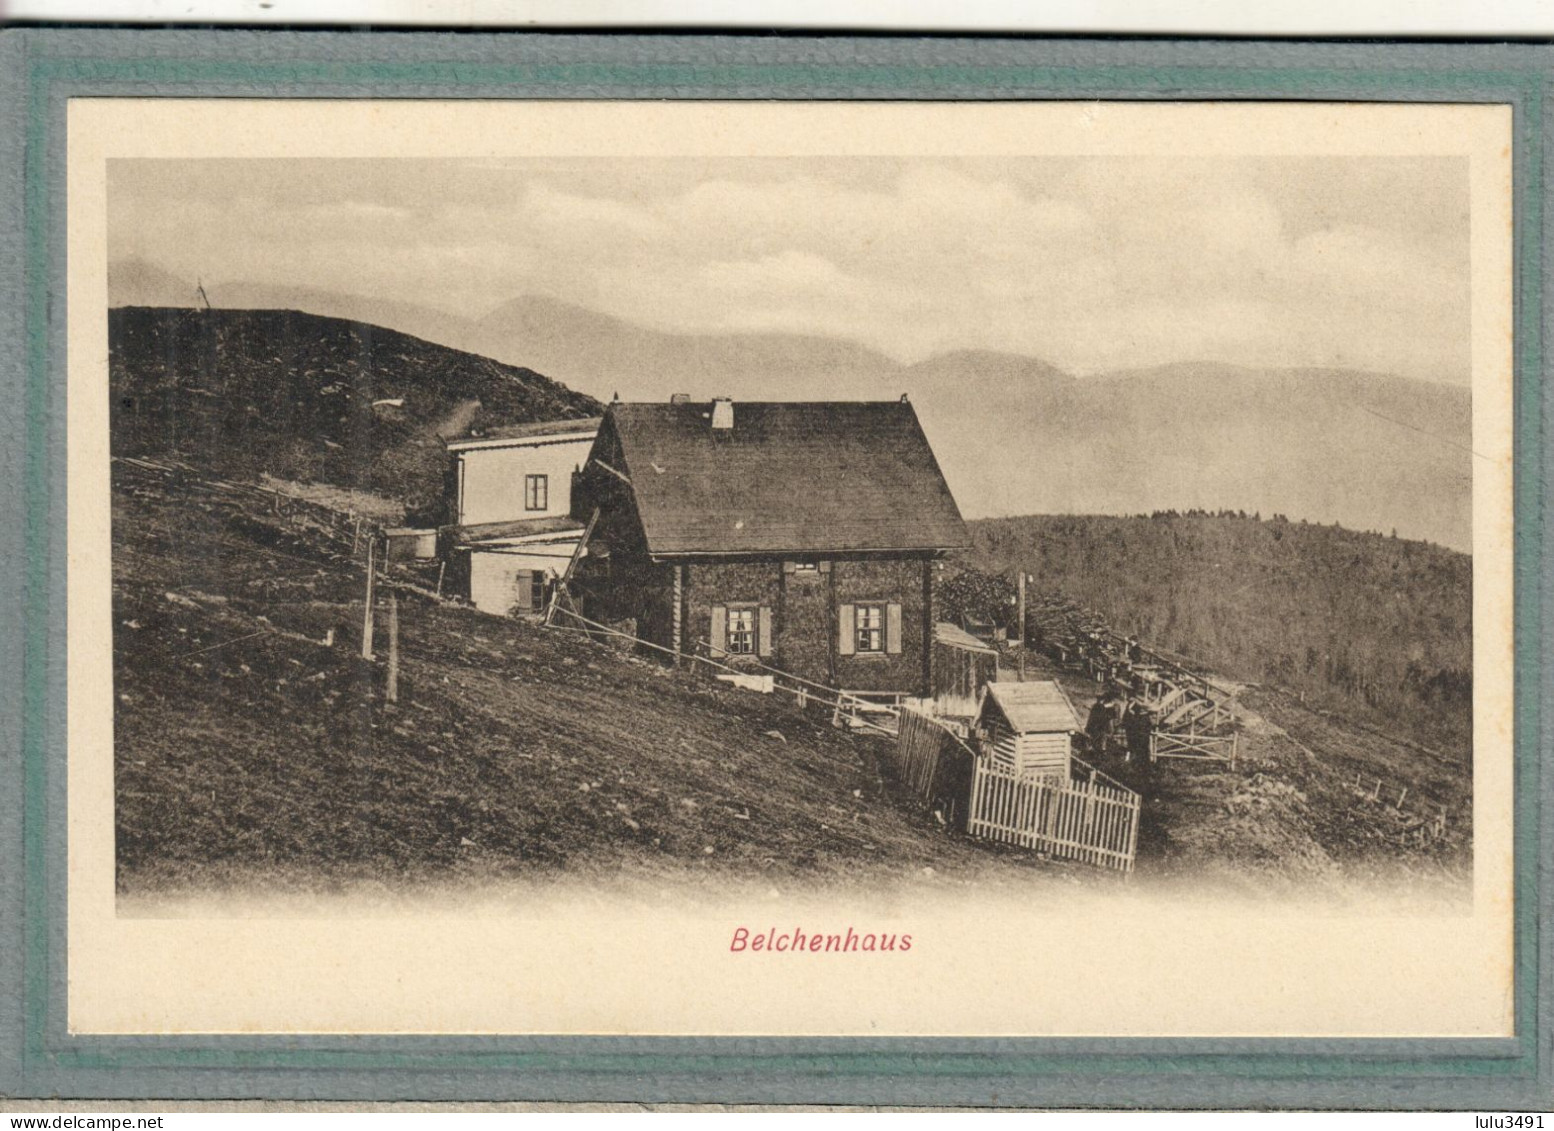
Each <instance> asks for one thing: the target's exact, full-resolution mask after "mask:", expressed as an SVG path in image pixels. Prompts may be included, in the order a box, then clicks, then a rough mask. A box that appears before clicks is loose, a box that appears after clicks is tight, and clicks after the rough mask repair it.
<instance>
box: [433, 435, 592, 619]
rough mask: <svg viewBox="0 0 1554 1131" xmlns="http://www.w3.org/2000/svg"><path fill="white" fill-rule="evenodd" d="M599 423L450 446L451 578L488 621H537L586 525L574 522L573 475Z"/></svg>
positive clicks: (453, 442) (483, 438) (489, 437)
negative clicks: (528, 616)
mask: <svg viewBox="0 0 1554 1131" xmlns="http://www.w3.org/2000/svg"><path fill="white" fill-rule="evenodd" d="M598 431H599V418H598V417H589V418H587V419H581V420H547V421H542V422H540V423H535V424H517V425H512V426H509V427H503V428H492V429H490V430H488V431H487V432H486V433H485V434H483V435H481V436H476V437H470V438H468V439H463V440H450V441H448V442H447V448H448V452H449V454H450V455H451V457H452V459H453V467H452V476H451V484H450V485H451V488H452V492H453V500H452V503H453V505H452V510H453V527H452V529H451V531H449V534H450V535H451V537H450V538H449V541H448V544H447V546H448V548H447V551H446V552H447V555H448V572H449V575H450V579H451V580H452V581H453V584H454V591H455V592H462V593H463V595H465V596H467V597H468V598H469V600H470V602H471V603H472V604H474V606H475V607H476V608H478V609H481V610H483V611H485V612H488V613H500V614H509V613H518V614H520V615H521V614H524V613H537V612H540V611H542V610H543V609H544V607H545V599H546V592H547V590H548V587H549V584H550V583H551V582H552V581H553V580H554V579H555V578H557V577H559V576H560V575H561V574H563V573H565V572H566V568H567V563H568V562H570V561H571V560H572V555H573V554H574V553H575V552H576V551H577V546H578V542H579V541H580V540H581V539H582V535H583V525H582V523H580V522H576V521H574V520H573V519H572V518H571V517H570V516H569V512H570V510H571V506H572V472H573V471H574V470H575V469H577V468H578V467H580V466H582V464H583V463H584V462H585V461H586V460H587V459H588V452H589V449H590V448H592V447H593V442H594V437H595V435H597V434H598Z"/></svg>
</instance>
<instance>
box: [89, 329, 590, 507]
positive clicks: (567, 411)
mask: <svg viewBox="0 0 1554 1131" xmlns="http://www.w3.org/2000/svg"><path fill="white" fill-rule="evenodd" d="M108 348H109V380H110V386H111V391H112V397H113V400H112V405H113V416H112V419H113V451H114V454H115V455H137V454H142V455H143V454H172V453H179V454H189V455H193V456H195V458H196V459H197V462H199V463H200V464H201V465H202V466H207V467H211V468H213V469H215V470H219V471H221V472H223V473H224V474H228V475H233V476H255V475H258V474H259V473H261V472H269V473H270V474H272V475H276V476H280V477H284V478H287V479H296V480H304V481H307V480H319V481H323V482H328V483H334V484H338V485H342V486H349V487H357V488H361V489H364V490H370V491H376V492H380V493H382V494H385V495H389V496H391V497H394V498H397V499H399V500H402V501H404V502H405V503H407V504H408V505H409V506H410V507H411V510H412V512H413V513H414V512H416V511H423V512H424V511H426V510H427V509H428V508H430V507H433V506H434V504H435V501H436V499H437V497H438V496H439V495H440V493H441V491H442V474H443V464H444V462H445V461H444V455H443V452H442V447H441V444H440V441H439V438H438V437H439V433H440V432H455V431H459V430H461V429H462V428H464V427H467V426H469V425H470V424H474V425H476V426H479V425H481V424H512V423H521V422H524V421H529V420H544V419H552V418H564V417H576V416H589V415H592V414H595V413H597V412H599V411H601V409H602V406H601V405H600V404H599V403H598V402H597V401H595V400H594V399H593V398H591V397H588V396H585V395H584V394H581V393H576V392H573V391H572V390H570V389H568V388H567V387H566V386H564V385H560V384H557V383H556V382H554V381H551V380H549V379H547V378H545V377H542V376H541V375H539V374H538V373H535V372H534V371H533V370H529V369H522V368H517V367H514V366H510V365H503V364H501V363H499V362H495V361H491V360H489V359H487V358H483V357H478V356H476V355H474V354H468V353H463V352H461V351H459V350H454V349H449V348H447V347H446V346H439V345H434V344H432V343H430V342H424V341H421V340H420V339H418V338H412V337H409V336H408V335H405V334H401V333H398V332H396V331H393V330H385V329H382V328H380V327H376V326H370V325H367V324H365V323H360V322H347V321H344V320H341V319H336V318H321V317H317V316H315V315H311V314H299V313H296V312H294V311H287V310H183V309H174V308H149V307H124V308H119V309H116V310H112V311H110V312H109V316H108ZM401 400H402V402H403V403H393V402H399V401H401Z"/></svg>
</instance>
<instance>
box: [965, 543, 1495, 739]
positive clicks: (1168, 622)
mask: <svg viewBox="0 0 1554 1131" xmlns="http://www.w3.org/2000/svg"><path fill="white" fill-rule="evenodd" d="M971 528H972V537H973V543H974V544H973V548H972V550H971V551H970V552H969V553H968V554H967V555H966V557H965V561H966V562H967V563H968V564H972V565H975V566H977V567H979V568H982V569H986V570H989V571H992V572H1007V573H1008V574H1009V575H1010V576H1013V575H1014V574H1015V572H1016V571H1018V570H1019V569H1021V568H1023V569H1024V570H1025V571H1026V572H1027V573H1030V574H1031V575H1032V576H1033V577H1034V578H1035V588H1036V589H1038V590H1055V591H1060V592H1062V593H1064V594H1066V595H1067V596H1069V597H1071V598H1073V599H1074V600H1076V601H1078V602H1080V603H1081V604H1083V605H1086V606H1088V607H1090V608H1092V609H1094V610H1095V611H1096V612H1099V613H1100V614H1102V615H1103V616H1105V617H1107V618H1108V620H1110V621H1111V623H1112V624H1113V626H1114V627H1116V628H1117V629H1119V630H1120V631H1124V632H1129V633H1133V634H1136V635H1137V636H1139V637H1140V638H1141V639H1143V640H1146V641H1148V642H1150V643H1152V644H1155V645H1157V646H1160V647H1163V648H1167V649H1170V650H1172V651H1174V652H1177V653H1180V654H1182V655H1184V656H1189V657H1193V658H1195V659H1197V660H1200V661H1202V662H1203V663H1205V664H1209V665H1211V666H1213V667H1215V668H1216V669H1218V670H1220V671H1222V672H1223V673H1224V674H1226V675H1229V676H1234V677H1237V678H1241V679H1246V680H1253V681H1257V682H1268V683H1273V684H1277V685H1279V686H1281V687H1284V688H1288V689H1290V690H1292V691H1295V692H1299V693H1304V694H1305V695H1306V696H1307V697H1308V698H1310V699H1313V700H1315V701H1317V702H1319V703H1323V704H1326V705H1328V706H1330V707H1334V708H1337V709H1341V710H1345V711H1351V712H1358V713H1360V714H1361V715H1363V716H1369V717H1371V718H1373V719H1377V720H1384V721H1386V722H1387V723H1388V724H1389V725H1396V726H1400V727H1401V728H1403V729H1404V731H1405V732H1406V733H1409V734H1411V735H1413V736H1415V737H1416V738H1417V739H1419V740H1420V741H1430V742H1436V743H1446V744H1451V745H1453V746H1458V747H1465V745H1466V744H1467V743H1468V741H1469V739H1470V737H1471V709H1472V644H1473V625H1472V559H1471V558H1470V557H1468V556H1467V555H1465V554H1458V553H1454V552H1452V551H1450V550H1446V549H1443V548H1441V547H1439V546H1434V545H1431V544H1429V543H1425V542H1413V541H1408V540H1406V539H1400V538H1391V537H1383V536H1380V535H1375V534H1362V533H1356V532H1354V531H1351V530H1345V529H1342V528H1340V527H1336V526H1316V525H1308V524H1305V523H1292V522H1287V521H1285V520H1283V519H1280V518H1275V519H1271V520H1268V519H1259V518H1256V517H1247V516H1242V515H1206V514H1187V515H1182V514H1170V513H1165V514H1157V515H1155V516H1153V517H1133V518H1114V517H1099V516H1082V517H1073V516H1030V517H1024V518H1010V519H987V520H983V521H979V522H975V523H972V524H971Z"/></svg>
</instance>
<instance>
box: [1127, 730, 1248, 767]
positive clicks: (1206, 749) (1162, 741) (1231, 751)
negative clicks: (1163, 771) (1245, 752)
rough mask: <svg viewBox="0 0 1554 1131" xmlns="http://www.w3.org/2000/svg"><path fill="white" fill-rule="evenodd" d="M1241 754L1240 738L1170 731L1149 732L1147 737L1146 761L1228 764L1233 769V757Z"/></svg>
mask: <svg viewBox="0 0 1554 1131" xmlns="http://www.w3.org/2000/svg"><path fill="white" fill-rule="evenodd" d="M1240 752H1241V741H1240V735H1238V734H1237V733H1236V732H1234V731H1232V732H1231V733H1230V734H1193V733H1185V734H1184V733H1177V732H1172V731H1161V730H1155V731H1151V732H1150V734H1149V760H1150V761H1151V762H1158V761H1160V760H1161V759H1162V758H1181V759H1183V760H1184V761H1192V762H1228V763H1229V764H1230V768H1231V769H1232V770H1233V769H1235V768H1236V758H1237V756H1238V755H1239V754H1240Z"/></svg>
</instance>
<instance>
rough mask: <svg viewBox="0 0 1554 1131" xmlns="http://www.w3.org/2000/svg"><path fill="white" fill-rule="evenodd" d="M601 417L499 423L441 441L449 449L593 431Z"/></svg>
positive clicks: (596, 428)
mask: <svg viewBox="0 0 1554 1131" xmlns="http://www.w3.org/2000/svg"><path fill="white" fill-rule="evenodd" d="M603 419H604V418H603V417H601V416H581V417H577V418H576V419H572V420H535V421H530V422H529V423H527V424H500V425H497V426H496V427H495V428H487V429H484V430H483V431H481V432H480V433H479V434H472V435H469V436H459V437H457V438H454V439H449V440H444V441H443V443H444V444H446V445H447V447H448V448H449V449H458V448H463V447H469V446H471V445H474V444H485V443H489V442H490V441H492V440H527V439H532V438H534V437H539V436H560V435H566V434H567V433H570V432H595V431H597V430H598V428H599V422H600V421H601V420H603Z"/></svg>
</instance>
